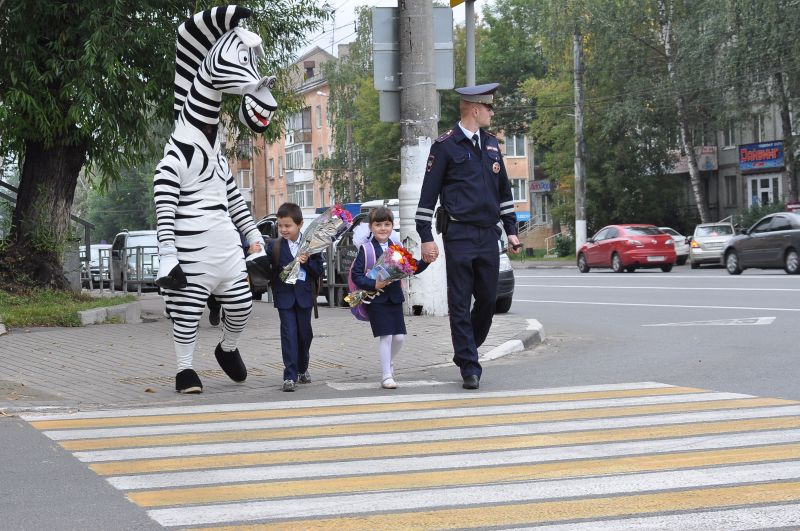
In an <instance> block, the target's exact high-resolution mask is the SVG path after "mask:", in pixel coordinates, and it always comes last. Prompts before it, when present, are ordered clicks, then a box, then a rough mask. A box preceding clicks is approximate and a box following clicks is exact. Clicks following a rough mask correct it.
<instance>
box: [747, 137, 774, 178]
mask: <svg viewBox="0 0 800 531" xmlns="http://www.w3.org/2000/svg"><path fill="white" fill-rule="evenodd" d="M769 168H783V142H782V141H780V140H776V141H774V142H762V143H760V144H742V145H741V146H739V169H740V170H742V171H745V170H764V169H769Z"/></svg>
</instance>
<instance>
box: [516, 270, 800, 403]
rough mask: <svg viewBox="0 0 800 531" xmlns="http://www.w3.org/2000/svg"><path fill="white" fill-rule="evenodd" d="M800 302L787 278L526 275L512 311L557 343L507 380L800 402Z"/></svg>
mask: <svg viewBox="0 0 800 531" xmlns="http://www.w3.org/2000/svg"><path fill="white" fill-rule="evenodd" d="M799 296H800V277H796V276H790V275H787V274H785V273H784V272H783V271H762V270H747V271H745V272H744V273H743V274H742V275H740V276H732V275H729V274H728V273H727V272H726V271H725V270H724V269H722V268H713V267H703V268H701V269H699V270H692V269H690V268H689V266H688V265H687V266H682V267H676V268H675V269H673V271H672V272H670V273H662V272H661V271H660V270H658V269H654V270H639V271H636V272H635V273H621V274H615V273H612V272H611V271H610V270H592V271H591V272H589V273H586V274H581V273H579V272H578V271H577V270H572V269H527V270H517V272H516V289H515V293H514V303H513V306H512V310H511V311H512V312H515V313H518V314H522V315H524V316H526V317H527V318H534V319H537V320H539V321H540V322H541V323H542V324H543V325H544V330H545V333H546V335H547V338H548V341H547V344H546V345H544V346H541V347H539V348H537V349H536V350H535V351H534V353H533V354H531V355H529V356H528V357H527V359H525V360H523V359H522V357H520V356H518V357H517V359H516V360H515V362H516V363H521V364H522V365H523V366H524V367H525V370H510V371H509V372H508V374H504V376H503V377H504V378H508V379H509V380H507V385H509V386H513V387H521V386H536V387H539V386H544V385H575V384H578V383H580V384H581V385H584V384H589V383H592V384H595V383H608V382H622V381H645V380H652V381H658V382H665V383H670V384H675V385H690V386H699V387H703V388H707V389H714V390H720V391H722V390H725V391H735V392H742V393H751V394H755V395H761V396H776V397H785V398H792V399H800V386H798V385H797V376H798V372H800V362H798V359H797V351H798V339H797V338H798V335H797V330H798V320H800V304H798V297H799ZM510 361H511V360H507V361H506V363H508V362H510ZM503 365H504V366H505V363H504V364H503Z"/></svg>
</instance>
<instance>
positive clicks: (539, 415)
mask: <svg viewBox="0 0 800 531" xmlns="http://www.w3.org/2000/svg"><path fill="white" fill-rule="evenodd" d="M795 404H797V402H795V401H793V400H784V399H779V398H742V399H732V400H711V401H708V402H691V403H669V404H657V405H646V406H618V407H606V408H592V409H577V410H574V409H573V410H565V411H542V412H534V413H512V414H497V415H491V416H487V417H457V418H440V419H415V420H408V421H402V420H401V421H390V422H371V423H355V424H347V423H344V424H335V425H334V424H332V425H325V426H310V427H299V428H295V427H293V428H288V429H282V428H268V429H256V430H235V431H223V432H208V433H188V434H174V435H144V436H132V437H103V438H97V439H75V440H65V441H59V444H60V445H61V446H62V447H63V448H65V449H66V450H70V451H85V450H102V449H112V448H137V447H147V446H169V445H182V444H202V443H220V442H243V441H264V440H278V439H295V438H305V437H322V436H336V435H363V434H368V433H391V432H404V431H414V430H430V429H446V428H455V427H470V426H473V427H478V426H495V425H500V424H524V423H530V422H553V421H559V420H576V419H591V418H617V417H626V416H637V415H650V414H657V413H674V412H691V411H718V410H726V409H742V408H758V407H774V406H788V405H795Z"/></svg>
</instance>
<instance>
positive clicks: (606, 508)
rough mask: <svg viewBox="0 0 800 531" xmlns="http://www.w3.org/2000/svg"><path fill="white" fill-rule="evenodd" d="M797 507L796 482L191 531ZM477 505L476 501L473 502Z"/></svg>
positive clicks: (431, 526)
mask: <svg viewBox="0 0 800 531" xmlns="http://www.w3.org/2000/svg"><path fill="white" fill-rule="evenodd" d="M788 501H793V502H797V501H800V482H785V483H771V484H766V485H745V486H734V487H718V488H710V489H690V490H684V491H679V492H665V493H658V494H634V495H628V496H610V497H602V498H584V499H579V500H565V501H552V502H534V503H522V504H508V505H498V506H490V507H486V506H482V507H469V508H464V509H442V510H434V511H418V512H403V513H392V514H376V515H364V516H357V517H344V518H328V519H325V518H323V519H318V520H291V521H288V522H278V523H259V524H252V525H242V526H224V527H204V528H198V529H194V531H201V530H202V531H245V530H248V531H249V530H256V529H258V530H264V531H283V530H286V531H296V530H297V529H303V530H307V531H313V530H340V529H346V530H348V531H361V530H364V531H374V530H376V529H404V530H409V531H411V530H425V531H431V530H435V529H481V528H487V527H492V526H496V525H498V523H502V525H504V526H512V525H536V524H540V525H541V524H544V523H554V522H559V521H569V520H583V519H590V518H592V519H596V518H608V517H615V516H625V515H633V514H653V513H659V512H665V511H686V510H701V509H710V508H718V507H729V506H747V505H752V504H757V503H779V502H788ZM475 503H476V504H477V503H480V500H475Z"/></svg>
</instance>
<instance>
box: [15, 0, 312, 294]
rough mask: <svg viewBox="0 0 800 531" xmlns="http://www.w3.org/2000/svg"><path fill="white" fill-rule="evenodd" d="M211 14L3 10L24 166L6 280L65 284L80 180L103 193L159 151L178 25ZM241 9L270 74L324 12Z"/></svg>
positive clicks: (104, 6)
mask: <svg viewBox="0 0 800 531" xmlns="http://www.w3.org/2000/svg"><path fill="white" fill-rule="evenodd" d="M211 4H212V2H205V1H198V2H187V1H180V0H157V1H156V0H136V1H133V0H116V1H111V2H109V1H100V0H93V1H86V2H72V1H66V0H63V1H55V0H28V1H26V2H15V3H12V4H11V5H7V6H4V9H3V11H2V14H0V56H1V57H2V59H0V101H2V103H3V105H2V106H1V107H0V130H2V131H3V135H2V137H0V153H2V154H4V153H13V154H15V155H17V156H18V157H19V160H20V161H21V180H20V189H19V194H18V196H17V205H16V208H15V210H14V215H13V219H12V229H11V235H10V244H9V245H8V246H6V247H5V248H4V249H3V250H2V251H0V277H5V278H6V279H9V278H12V277H13V278H18V275H19V274H20V273H21V274H23V275H24V276H27V277H28V278H29V279H30V280H31V281H33V282H34V283H35V284H38V285H41V286H51V287H56V288H65V287H66V286H67V283H66V279H65V277H64V275H63V273H62V268H61V249H62V247H63V244H64V242H65V239H66V237H67V234H68V219H69V213H70V209H71V206H72V201H73V196H74V191H75V186H76V182H77V179H78V175H79V173H80V172H81V170H84V172H85V173H86V175H87V176H89V178H90V179H92V180H93V181H94V180H95V179H96V180H98V182H99V184H100V186H106V185H107V184H108V183H109V182H113V181H115V180H116V179H118V178H119V176H120V172H121V170H123V169H124V168H133V167H136V166H137V165H138V164H140V163H142V162H143V161H145V160H147V158H148V156H151V155H152V154H153V153H154V152H157V151H158V150H160V149H161V148H162V147H163V146H158V145H155V143H154V142H153V141H152V139H151V137H150V136H149V135H148V127H149V126H150V124H151V123H152V122H153V121H159V120H166V119H171V118H172V93H173V77H174V62H173V57H174V56H175V34H176V30H177V26H178V25H179V23H180V22H181V21H182V20H183V19H185V18H187V17H188V16H191V15H192V14H193V13H194V12H196V11H201V10H203V9H204V8H206V7H210V5H211ZM241 4H242V5H245V6H246V7H250V8H252V9H253V10H254V16H253V17H252V18H251V19H249V20H248V21H247V25H248V27H249V28H250V29H252V30H253V31H255V32H256V33H259V34H260V35H261V36H262V38H263V39H264V48H265V51H266V52H267V58H266V61H265V62H266V66H265V67H262V69H263V70H265V71H275V70H276V69H277V68H278V67H280V66H281V65H288V64H289V62H290V58H291V55H292V52H293V50H294V48H296V47H297V46H298V45H299V44H301V43H302V41H303V35H304V34H305V33H306V31H307V30H309V29H312V28H315V27H316V26H317V25H318V24H319V22H320V21H321V19H323V18H325V17H326V13H327V12H326V11H325V10H324V9H322V8H319V7H316V5H315V2H313V0H297V1H295V2H293V3H292V6H291V9H276V8H275V6H274V4H272V3H268V2H265V1H263V0H250V1H246V2H242V3H241ZM278 96H280V94H278ZM278 101H281V100H280V99H279V100H278ZM279 116H280V115H279ZM275 122H276V123H278V124H280V123H281V120H280V119H279V117H278V118H277V119H276V120H275ZM272 134H276V132H274V131H273V132H272Z"/></svg>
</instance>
